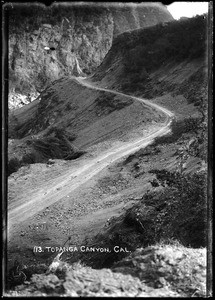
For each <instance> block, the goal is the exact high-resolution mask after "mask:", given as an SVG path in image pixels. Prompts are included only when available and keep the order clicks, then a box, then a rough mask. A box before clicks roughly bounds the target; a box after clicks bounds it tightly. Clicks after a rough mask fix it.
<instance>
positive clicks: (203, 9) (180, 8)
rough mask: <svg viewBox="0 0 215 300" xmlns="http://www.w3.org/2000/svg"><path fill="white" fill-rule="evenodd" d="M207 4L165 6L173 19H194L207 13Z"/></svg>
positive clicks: (184, 3)
mask: <svg viewBox="0 0 215 300" xmlns="http://www.w3.org/2000/svg"><path fill="white" fill-rule="evenodd" d="M208 3H209V2H173V3H171V4H170V5H168V6H167V9H168V10H169V12H170V13H171V15H172V16H173V18H174V19H176V20H178V19H180V18H181V17H188V18H191V17H194V16H196V15H202V14H204V13H207V12H208Z"/></svg>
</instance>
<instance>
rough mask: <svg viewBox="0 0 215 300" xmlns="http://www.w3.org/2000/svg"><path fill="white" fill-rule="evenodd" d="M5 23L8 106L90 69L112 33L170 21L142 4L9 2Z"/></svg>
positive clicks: (106, 47)
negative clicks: (6, 23)
mask: <svg viewBox="0 0 215 300" xmlns="http://www.w3.org/2000/svg"><path fill="white" fill-rule="evenodd" d="M7 16H8V19H7V20H8V25H9V26H8V27H9V34H8V36H9V49H8V50H9V51H8V54H9V66H8V70H9V92H10V93H9V108H16V107H19V106H22V105H23V104H25V103H28V102H30V101H32V100H34V99H35V98H36V97H37V96H38V95H39V93H40V92H41V91H42V90H43V89H44V88H46V87H47V85H49V84H50V83H51V82H53V81H54V80H57V79H59V78H62V77H64V76H67V77H68V76H71V75H75V76H77V75H79V74H77V70H79V71H80V70H81V71H83V72H80V75H82V76H83V75H88V74H90V73H92V72H94V71H95V69H96V68H97V67H98V66H99V65H100V64H101V62H102V61H103V59H104V57H105V56H106V54H107V53H108V51H109V49H110V48H111V45H112V41H113V39H114V37H116V36H117V35H119V34H121V33H123V32H125V31H129V30H133V29H137V28H141V27H148V26H152V25H155V24H157V23H160V22H166V21H170V20H172V16H171V15H170V13H169V12H168V11H167V9H166V7H165V6H163V5H162V4H159V3H153V4H152V3H146V4H142V5H140V4H132V5H129V4H127V5H126V4H120V3H119V4H111V3H109V4H100V5H98V4H93V3H92V4H89V5H87V4H84V5H80V4H79V5H68V4H67V5H64V6H63V5H60V4H56V5H52V6H51V7H45V6H41V5H37V4H28V5H13V6H8V7H7Z"/></svg>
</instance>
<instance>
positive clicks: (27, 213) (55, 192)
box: [8, 78, 174, 232]
mask: <svg viewBox="0 0 215 300" xmlns="http://www.w3.org/2000/svg"><path fill="white" fill-rule="evenodd" d="M74 80H75V81H76V82H78V83H79V84H81V85H83V86H86V87H87V88H89V89H95V90H100V91H108V92H110V93H113V94H115V95H121V96H123V97H126V98H132V99H133V100H136V101H140V102H144V103H145V104H146V105H148V106H151V107H153V108H155V109H156V110H159V111H162V112H163V113H165V114H166V116H167V117H166V121H165V123H164V125H163V127H161V128H160V129H159V130H157V131H155V132H153V133H151V134H150V135H148V136H147V137H142V138H140V139H138V140H136V141H132V142H130V143H129V142H128V143H125V144H123V145H122V146H121V147H115V148H112V149H110V150H108V151H106V152H105V153H102V154H101V155H99V156H98V157H97V158H94V159H91V160H89V161H86V160H85V161H83V162H82V163H80V166H79V167H78V168H77V169H76V170H75V169H73V170H72V171H71V170H70V171H67V172H65V173H64V174H63V175H60V176H58V177H57V178H55V179H52V180H50V181H47V182H46V186H45V188H44V186H43V187H41V188H40V189H39V190H38V191H37V192H35V191H32V192H29V193H28V195H27V197H26V198H25V199H24V200H23V201H22V202H21V203H20V202H18V203H15V204H14V206H11V207H9V211H8V220H9V222H8V225H9V232H10V228H11V226H12V225H14V224H18V223H20V222H22V221H25V220H26V219H28V218H30V217H32V216H33V215H35V214H36V213H38V212H40V211H41V210H43V209H44V208H45V207H47V206H49V205H51V204H53V203H55V202H57V201H59V200H61V199H63V198H64V197H66V196H67V195H68V194H69V193H71V192H72V191H74V190H75V189H77V188H79V187H80V186H81V185H83V184H84V183H85V182H87V181H88V180H89V179H91V178H92V177H93V176H95V175H96V174H98V173H99V172H100V171H101V170H102V169H104V168H106V167H107V166H109V165H110V164H111V163H113V162H114V161H116V160H118V159H119V158H122V157H124V156H126V155H128V154H130V153H133V152H135V151H137V150H138V149H140V148H143V147H146V146H147V145H149V144H150V143H152V141H153V140H154V138H156V137H158V136H162V135H165V134H167V133H168V132H170V128H169V125H170V123H171V119H172V117H173V116H174V114H173V113H172V112H171V111H169V110H167V109H166V108H163V107H161V106H159V105H157V104H155V103H152V102H150V101H148V100H145V99H142V98H138V97H134V96H131V95H126V94H123V93H120V92H117V91H113V90H109V89H106V88H100V87H97V86H94V85H92V84H90V83H89V82H87V81H86V80H85V79H84V78H74ZM59 189H60V190H59ZM44 190H45V191H46V193H45V194H44Z"/></svg>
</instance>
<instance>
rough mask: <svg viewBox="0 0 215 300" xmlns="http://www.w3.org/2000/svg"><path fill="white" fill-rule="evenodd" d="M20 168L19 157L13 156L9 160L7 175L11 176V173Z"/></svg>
mask: <svg viewBox="0 0 215 300" xmlns="http://www.w3.org/2000/svg"><path fill="white" fill-rule="evenodd" d="M19 168H20V161H19V159H18V158H17V157H13V158H11V159H10V160H9V162H8V168H7V175H8V176H10V174H12V173H14V172H16V171H18V169H19Z"/></svg>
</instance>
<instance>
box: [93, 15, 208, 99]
mask: <svg viewBox="0 0 215 300" xmlns="http://www.w3.org/2000/svg"><path fill="white" fill-rule="evenodd" d="M178 36H180V38H178ZM206 47H207V17H206V16H197V17H196V18H193V19H186V20H181V21H173V22H171V23H168V24H160V25H156V26H153V27H151V28H148V29H139V30H134V31H131V32H126V33H123V34H121V35H119V36H118V37H117V38H116V39H115V40H114V42H113V45H112V48H111V50H110V51H109V52H108V54H107V55H106V57H105V59H104V61H103V62H102V64H101V65H100V67H99V68H98V69H97V70H96V72H95V74H94V75H93V76H92V80H94V81H100V85H103V86H108V87H114V88H118V89H119V90H122V91H125V92H128V93H136V92H137V93H139V94H141V95H142V96H145V97H146V98H154V97H157V96H162V95H165V94H168V93H171V92H173V93H174V94H178V95H180V94H182V95H184V96H185V97H186V98H187V100H188V101H190V102H194V101H196V100H197V98H199V96H200V94H201V93H202V92H203V91H202V88H204V89H205V88H206V86H207V78H206V76H207V73H206V72H207V52H206ZM199 83H201V84H199Z"/></svg>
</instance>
